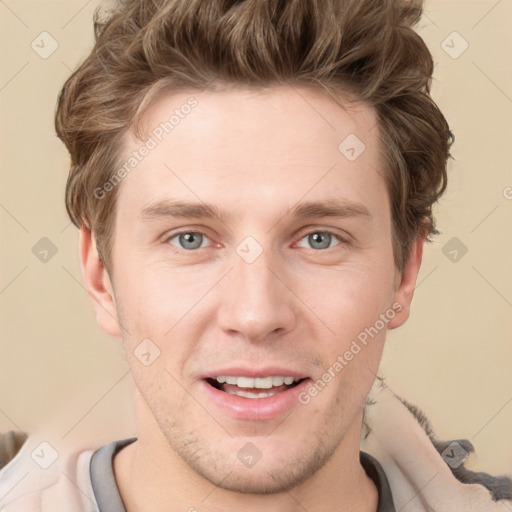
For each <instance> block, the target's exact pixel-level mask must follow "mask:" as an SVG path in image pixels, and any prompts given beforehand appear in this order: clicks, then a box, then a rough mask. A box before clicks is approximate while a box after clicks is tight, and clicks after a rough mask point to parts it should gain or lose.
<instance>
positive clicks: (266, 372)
mask: <svg viewBox="0 0 512 512" xmlns="http://www.w3.org/2000/svg"><path fill="white" fill-rule="evenodd" d="M220 376H226V377H253V378H256V377H275V376H277V377H293V378H294V379H305V378H307V377H308V376H307V375H306V374H305V373H304V372H301V371H297V370H291V369H290V368H282V367H278V366H268V367H265V368H255V367H254V366H252V367H248V366H244V367H241V366H237V367H233V366H230V367H228V368H219V369H215V370H210V371H208V373H205V374H203V375H201V376H200V378H201V379H215V378H217V377H220Z"/></svg>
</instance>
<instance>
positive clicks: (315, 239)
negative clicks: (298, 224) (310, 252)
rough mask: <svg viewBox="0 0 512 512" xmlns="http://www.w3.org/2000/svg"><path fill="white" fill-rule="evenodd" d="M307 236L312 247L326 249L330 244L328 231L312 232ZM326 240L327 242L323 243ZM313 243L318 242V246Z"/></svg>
mask: <svg viewBox="0 0 512 512" xmlns="http://www.w3.org/2000/svg"><path fill="white" fill-rule="evenodd" d="M309 237H310V242H311V245H312V247H313V249H326V248H328V247H329V245H330V244H331V235H330V234H329V233H313V234H311V235H309ZM322 238H323V242H322ZM326 241H327V243H325V242H326ZM315 243H319V244H320V247H315Z"/></svg>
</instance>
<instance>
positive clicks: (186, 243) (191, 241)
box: [169, 231, 206, 251]
mask: <svg viewBox="0 0 512 512" xmlns="http://www.w3.org/2000/svg"><path fill="white" fill-rule="evenodd" d="M175 238H177V239H178V243H179V245H177V244H174V243H172V240H173V239H175ZM205 238H206V237H205V235H203V233H197V232H194V231H191V232H188V233H178V234H177V235H174V236H173V237H171V238H169V242H170V243H172V245H176V246H177V247H178V248H180V249H186V250H188V251H190V250H194V249H199V248H201V247H202V242H203V241H204V239H205Z"/></svg>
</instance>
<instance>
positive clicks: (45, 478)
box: [0, 436, 98, 512]
mask: <svg viewBox="0 0 512 512" xmlns="http://www.w3.org/2000/svg"><path fill="white" fill-rule="evenodd" d="M93 452H94V450H93V449H88V450H73V449H70V448H60V449H57V448H55V447H54V446H53V445H52V444H51V443H50V442H48V441H45V440H43V439H41V438H39V437H37V436H29V437H28V438H27V439H26V440H25V442H24V443H23V445H22V446H21V448H20V449H19V451H18V452H17V453H16V455H15V456H14V458H12V459H11V460H10V461H9V462H8V463H7V464H6V465H5V466H4V467H3V468H2V469H1V470H0V510H1V511H2V512H18V511H19V512H22V511H23V512H27V511H28V510H30V511H31V512H70V511H73V512H75V511H76V512H97V511H98V506H97V504H96V500H95V497H94V493H93V489H92V485H91V478H90V472H89V467H90V460H91V456H92V454H93Z"/></svg>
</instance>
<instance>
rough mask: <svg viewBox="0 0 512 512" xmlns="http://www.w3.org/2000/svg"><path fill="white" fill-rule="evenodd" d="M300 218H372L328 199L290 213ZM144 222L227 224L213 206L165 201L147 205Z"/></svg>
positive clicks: (340, 201)
mask: <svg viewBox="0 0 512 512" xmlns="http://www.w3.org/2000/svg"><path fill="white" fill-rule="evenodd" d="M288 214H290V215H291V216H292V217H295V218H297V219H307V218H320V217H338V218H347V217H362V218H366V219H371V217H372V215H371V213H370V211H369V210H368V208H367V207H366V206H365V205H363V204H361V203H356V202H352V201H348V200H346V199H327V200H324V201H308V202H303V203H300V204H298V205H297V206H295V207H294V208H292V209H291V210H289V211H288V212H287V213H286V214H285V215H288ZM140 217H141V219H142V220H143V221H152V220H158V219H159V218H166V217H181V218H187V219H212V218H218V219H220V220H221V221H223V222H224V221H225V219H226V217H227V216H226V215H225V214H224V213H223V212H221V211H220V210H219V209H218V208H217V207H216V206H215V205H213V204H210V203H196V202H189V201H175V200H170V199H168V200H162V201H158V202H156V203H153V204H150V205H148V206H146V207H145V208H144V209H143V210H142V212H141V215H140Z"/></svg>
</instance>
